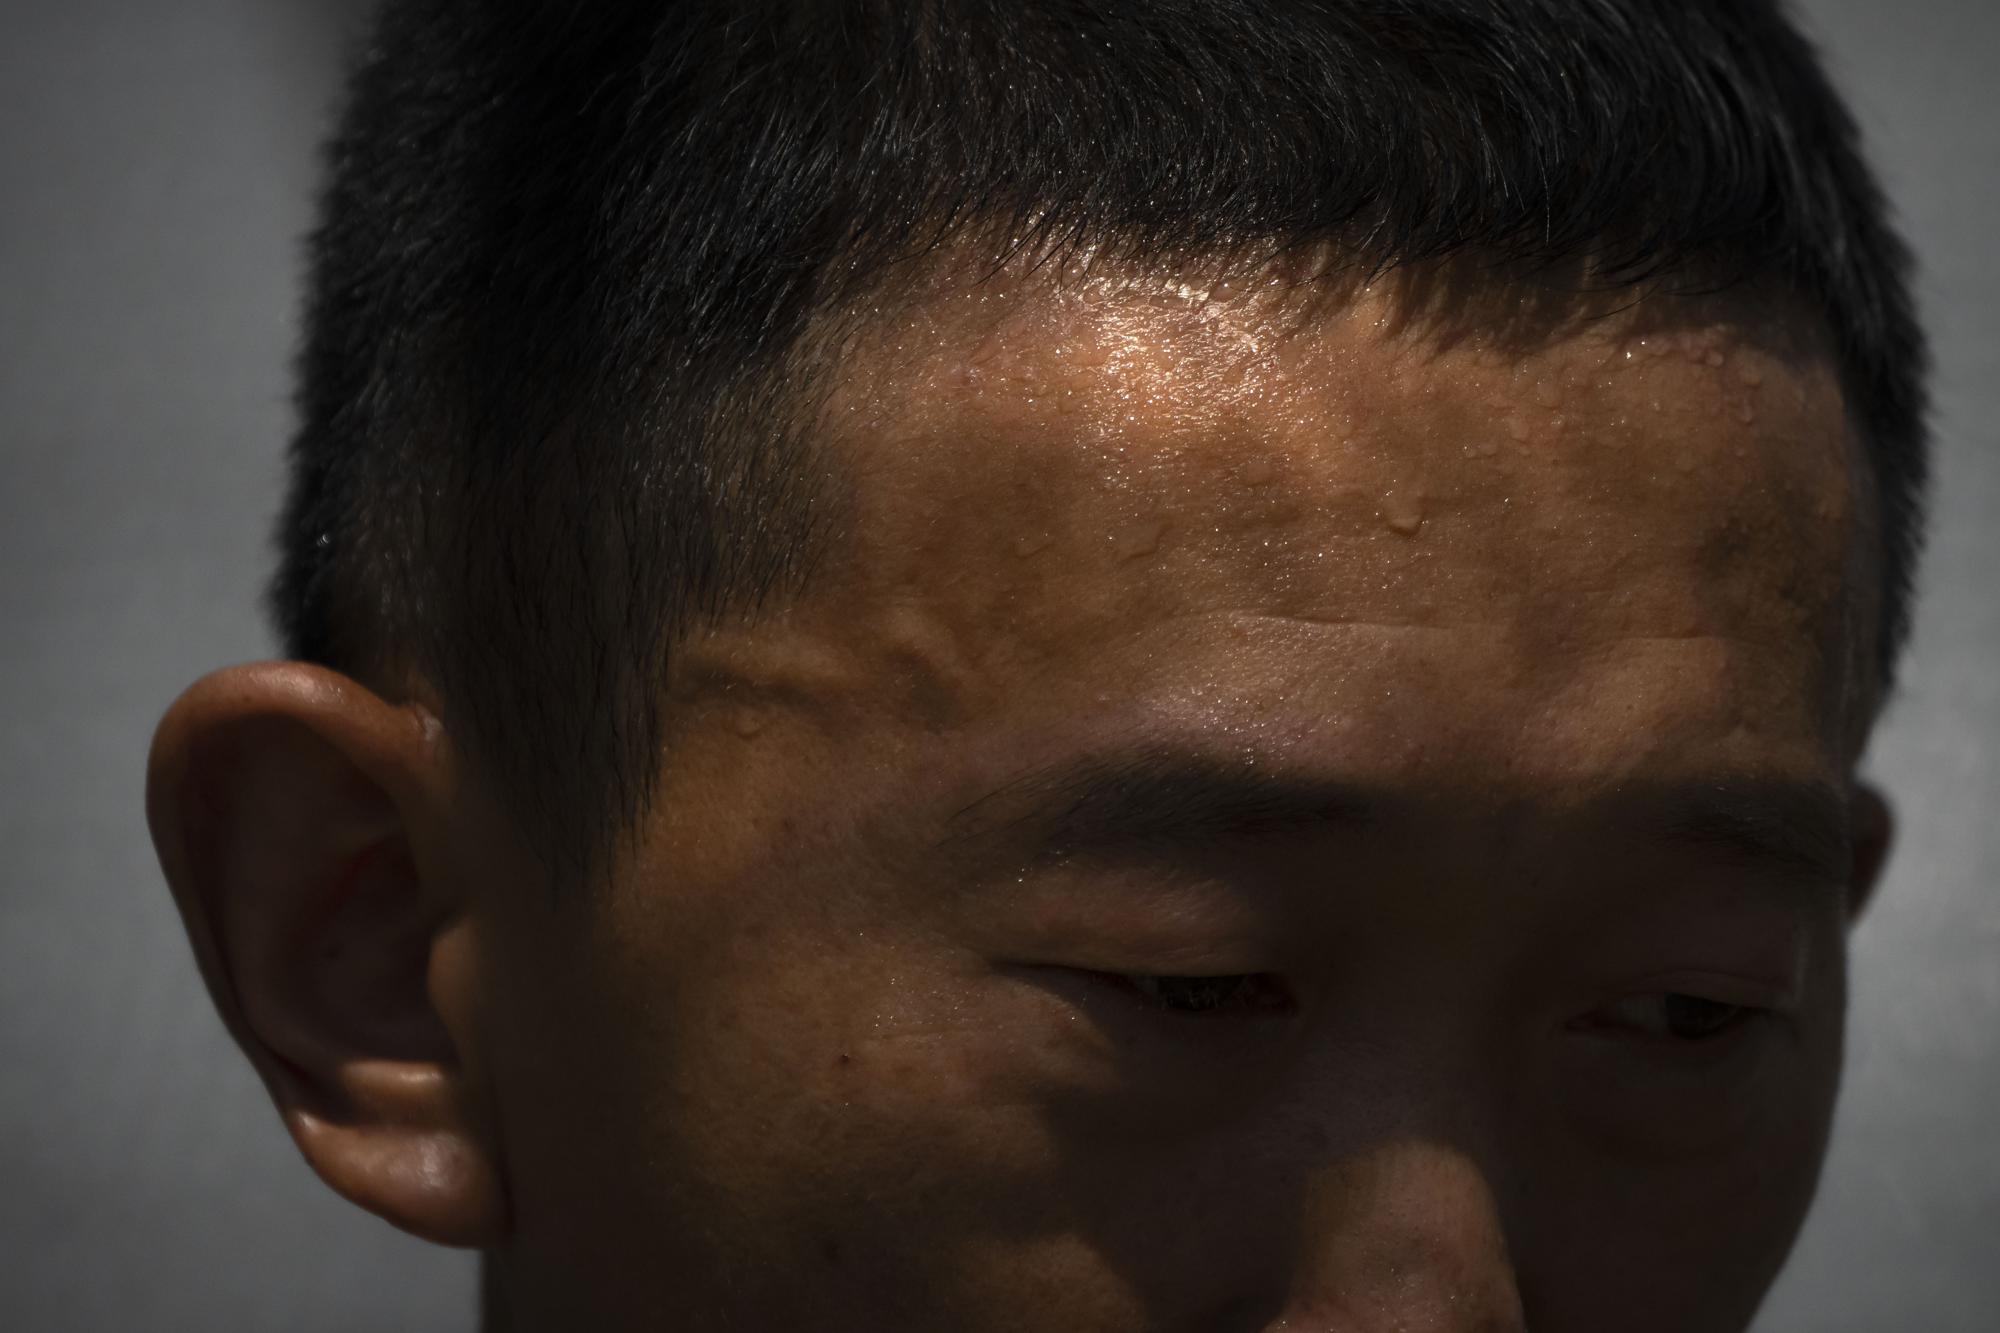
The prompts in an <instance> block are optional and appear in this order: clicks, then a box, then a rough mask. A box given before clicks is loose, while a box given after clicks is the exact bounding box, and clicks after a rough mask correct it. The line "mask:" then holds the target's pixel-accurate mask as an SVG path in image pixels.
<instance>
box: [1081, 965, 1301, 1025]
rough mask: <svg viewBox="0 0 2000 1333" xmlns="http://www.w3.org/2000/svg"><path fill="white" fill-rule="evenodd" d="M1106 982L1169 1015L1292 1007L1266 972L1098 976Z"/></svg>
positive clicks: (1287, 995) (1281, 986)
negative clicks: (1216, 974) (1190, 975)
mask: <svg viewBox="0 0 2000 1333" xmlns="http://www.w3.org/2000/svg"><path fill="white" fill-rule="evenodd" d="M1100 976H1101V977H1102V978H1103V980H1105V981H1106V982H1108V983H1110V984H1111V985H1113V986H1116V987H1118V988H1119V989H1121V990H1124V991H1126V992H1128V993H1130V994H1131V995H1133V996H1134V997H1135V998H1137V999H1138V1000H1140V1001H1141V1002H1143V1003H1145V1004H1146V1005H1148V1006H1149V1007H1151V1008H1155V1009H1160V1010H1163V1011H1165V1012H1167V1013H1170V1014H1184V1015H1190V1016H1197V1017H1198V1016H1202V1015H1209V1014H1231V1013H1240V1014H1269V1013H1281V1012H1284V1011H1286V1010H1288V1009H1290V1008H1291V1007H1292V995H1291V992H1290V990H1288V989H1287V988H1286V986H1285V983H1284V982H1283V980H1281V979H1280V978H1278V977H1275V976H1272V975H1271V974H1270V973H1268V972H1235V973H1229V974H1227V975H1223V976H1209V977H1185V976H1154V975H1147V974H1123V973H1113V972H1107V973H1101V974H1100Z"/></svg>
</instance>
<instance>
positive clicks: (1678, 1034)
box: [1580, 991, 1770, 1043]
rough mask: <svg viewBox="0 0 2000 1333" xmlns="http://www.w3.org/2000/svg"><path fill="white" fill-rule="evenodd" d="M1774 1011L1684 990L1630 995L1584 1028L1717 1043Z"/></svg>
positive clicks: (1594, 1014)
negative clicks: (1691, 993)
mask: <svg viewBox="0 0 2000 1333" xmlns="http://www.w3.org/2000/svg"><path fill="white" fill-rule="evenodd" d="M1769 1014H1770V1010H1768V1009H1760V1008H1757V1007H1755V1006H1752V1005H1744V1004H1731V1003H1729V1002H1728V1001H1726V1000H1716V999H1711V998H1709V997H1707V996H1703V995H1690V994H1687V993H1684V992H1680V991H1657V992H1653V993H1650V994H1643V995H1627V996H1623V997H1621V998H1619V999H1617V1000H1613V1001H1612V1002H1611V1003H1609V1004H1607V1005H1604V1006H1603V1007H1601V1008H1599V1009H1597V1010H1595V1011H1593V1012H1592V1013H1591V1014H1589V1015H1588V1016H1586V1017H1585V1018H1584V1019H1583V1020H1582V1021H1581V1024H1580V1025H1581V1026H1582V1027H1584V1028H1586V1029H1589V1030H1592V1031H1598V1032H1605V1033H1608V1034H1612V1035H1617V1034H1621V1033H1622V1034H1627V1035H1631V1036H1635V1037H1640V1038H1643V1039H1647V1040H1651V1041H1665V1042H1679V1043H1696V1042H1710V1041H1716V1040H1719V1039H1721V1038H1723V1037H1726V1036H1728V1035H1730V1034H1731V1033H1732V1032H1734V1031H1736V1030H1738V1029H1740V1028H1743V1027H1746V1026H1748V1025H1750V1024H1752V1023H1755V1022H1757V1021H1758V1020H1760V1019H1762V1018H1765V1017H1768V1016H1769Z"/></svg>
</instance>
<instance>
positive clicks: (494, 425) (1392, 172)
mask: <svg viewBox="0 0 2000 1333" xmlns="http://www.w3.org/2000/svg"><path fill="white" fill-rule="evenodd" d="M350 93H351V98H350V102H349V105H348V108H347V110H346V113H345V116H344V119H343V121H342V123H341V126H340V128H339V130H338V133H337V135H336V136H335V138H334V141H333V143H332V145H331V148H330V180H329V184H328V187H327V190H326V193H325V196H324V200H323V211H322V214H321V220H320V224H319V227H318V229H317V231H316V233H315V235H314V238H313V241H312V247H311V264H312V272H311V286H310V301H309V312H308V322H307V329H306V336H305V342H304V347H303V351H302V354H301V358H300V376H299V378H300V384H299V394H298V402H299V408H300V417H301V424H300V428H299V431H298V434H297V437H296V440H295V443H294V448H293V455H292V468H293V472H292V480H291V492H290V497H289V501H288V503H287V505H286V508H285V511H284V515H283V519H282V523H281V528H280V543H281V547H282V564H281V568H280V570H279V573H278V575H277V578H276V580H275V582H274V586H273V590H272V594H271V605H272V607H273V609H274V612H275V615H276V619H277V621H278V623H279V626H280V630H281V632H282V635H283V637H284V640H285V644H286V647H287V649H288V651H289V652H290V653H291V654H292V655H294V656H296V657H299V658H303V659H306V660H312V661H318V662H322V663H326V664H329V665H331V666H334V667H336V668H338V669H341V670H344V671H348V672H350V673H353V674H356V675H358V676H360V677H361V678H362V679H364V680H367V681H369V682H370V683H371V684H374V685H375V686H376V687H377V688H382V689H385V690H394V689H396V688H399V687H401V686H406V685H408V684H409V683H410V682H412V681H416V680H421V681H423V682H425V684H426V686H427V688H428V689H429V690H430V691H432V692H433V693H434V694H435V697H436V698H437V700H438V701H439V705H440V707H441V708H442V709H443V710H444V712H445V715H446V720H447V725H448V728H449V730H450V731H451V734H452V735H453V736H454V738H455V739H456V740H457V742H458V743H459V744H460V745H461V746H462V747H463V748H464V749H465V751H466V752H467V753H468V754H469V755H470V756H471V757H472V758H473V759H474V760H475V761H477V768H478V771H479V772H481V773H482V774H484V775H485V776H486V777H487V779H488V780H489V781H490V782H491V783H492V784H493V787H494V790H495V792H496V794H497V795H498V796H499V798H500V799H501V800H502V802H503V804H504V807H505V808H506V809H507V810H508V811H509V812H510V813H511V815H512V816H513V817H514V818H515V819H516V820H517V821H518V822H519V824H520V826H521V828H522V830H523V833H524V836H525V838H526V840H527V842H528V844H529V845H530V846H531V847H533V848H534V849H535V850H536V852H537V853H538V854H540V855H542V856H543V857H545V858H546V859H547V861H548V862H549V864H550V865H551V867H553V868H555V869H557V870H559V871H560V872H562V873H563V874H565V875H568V874H573V873H576V872H580V871H582V870H585V869H586V868H588V867H589V866H591V865H592V864H594V863H596V862H597V861H598V860H599V859H600V858H601V857H603V856H604V855H605V854H606V853H608V852H609V851H610V850H611V849H612V848H613V847H615V845H616V840H617V838H618V836H619V835H620V833H621V832H622V831H623V830H626V829H629V828H630V826H631V825H632V823H633V821H635V820H636V818H637V817H638V815H639V814H640V812H641V811H643V809H644V807H645V805H646V803H647V801H648V799H649V797H650V792H651V786H652V783H653V781H654V776H655V772H656V767H657V764H658V762H659V759H660V749H661V746H662V743H663V734H664V725H665V724H664V720H663V717H662V714H661V706H660V701H659V692H660V687H661V684H662V680H663V673H664V671H665V663H666V656H667V653H668V652H669V651H670V650H671V648H672V647H673V645H674V643H675V642H676V641H677V639H678V638H680V636H682V635H684V634H685V633H687V632H689V631H690V630H691V629H693V628H695V627H697V626H699V625H701V624H702V623H705V622H712V621H714V620H715V619H717V618H719V617H723V616H729V615H736V614H752V613H754V612H755V610H756V608H757V607H758V606H759V605H761V604H763V603H765V602H766V601H767V600H768V599H770V598H771V597H773V596H775V595H781V594H783V593H784V592H785V591H787V590H788V589H792V588H795V587H796V586H797V585H798V584H799V583H800V581H801V580H802V579H803V578H804V577H805V576H806V574H807V573H808V571H809V569H810V566H811V562H812V558H813V552H814V548H815V545H816V543H817V541H818V537H819V534H820V530H821V529H822V528H823V527H824V526H825V524H824V514H825V511H826V500H825V494H826V488H825V486H824V484H823V478H822V477H821V475H820V465H819V464H818V463H817V462H816V461H815V460H814V458H813V454H812V450H811V447H810V441H809V440H807V439H805V438H803V437H802V436H801V433H800V432H799V431H798V430H796V429H793V428H792V427H791V426H790V425H788V424H787V410H786V404H787V402H788V401H789V400H790V398H791V397H794V396H795V392H794V389H793V387H792V384H791V379H792V377H793V376H794V375H796V374H797V373H799V372H800V363H799V354H800V348H801V344H802V340H803V336H804V334H805V332H806V331H807V329H808V327H809V324H810V323H811V322H812V321H814V320H816V319H818V318H820V317H822V316H824V315H826V314H828V313H829V312H836V311H838V310H839V309H840V307H841V303H842V302H844V301H849V300H852V299H853V298H854V297H855V295H856V294H857V293H860V292H862V291H864V290H866V289H867V288H868V287H869V285H870V284H871V283H874V282H877V281H880V280H881V279H882V278H883V275H884V274H886V273H887V272H888V270H889V267H890V266H891V265H893V264H895V263H897V262H899V261H902V260H906V259H908V258H909V257H911V256H913V255H917V254H922V253H925V252H926V251H929V250H931V249H934V248H936V247H939V246H941V245H944V244H946V243H947V242H949V241H952V240H954V239H956V238H959V237H962V236H965V235H967V234H970V232H971V231H972V230H973V229H979V228H991V229H992V234H994V235H1007V234H1014V235H1032V237H1033V238H1034V239H1035V243H1036V244H1038V245H1041V246H1043V247H1045V248H1048V249H1051V250H1054V251H1061V250H1063V249H1065V248H1068V249H1071V250H1074V251H1080V250H1081V248H1082V247H1089V246H1101V245H1112V246H1115V247H1117V248H1118V250H1119V251H1120V252H1121V253H1124V254H1127V255H1130V256H1132V257H1135V258H1146V257H1153V258H1156V259H1157V258H1159V257H1161V256H1172V255H1177V254H1179V255H1202V254H1217V253H1231V252H1238V251H1241V250H1243V249H1244V248H1245V247H1258V246H1267V247H1269V248H1271V249H1272V250H1273V251H1274V252H1281V251H1283V250H1285V249H1287V248H1290V247H1298V246H1305V245H1320V246H1324V245H1328V244H1331V245H1334V246H1337V247H1339V248H1340V249H1341V250H1342V251H1343V252H1345V253H1349V254H1351V255H1353V256H1354V257H1355V258H1356V260H1357V262H1365V263H1367V264H1370V265H1373V266H1375V267H1377V268H1385V267H1395V266H1408V265H1414V264H1419V263H1424V262H1427V261H1434V260H1442V259H1446V258H1448V257H1453V256H1457V255H1461V254H1464V255H1479V256H1486V257H1490V258H1492V259H1494V260H1496V261H1503V262H1513V263H1525V264H1530V265H1534V264H1553V263H1555V262H1558V261H1567V260H1573V259H1576V258H1577V257H1579V256H1585V255H1588V256H1592V257H1594V259H1595V261H1597V262H1599V263H1600V264H1601V268H1602V271H1603V272H1605V273H1607V274H1609V275H1611V276H1612V277H1614V278H1616V279H1618V280H1619V281H1629V282H1633V283H1638V282H1642V281H1646V280H1649V279H1651V278H1653V277H1656V276H1659V275H1670V274H1674V273H1680V272H1688V273H1692V272H1697V271H1699V272H1703V273H1711V274H1712V273H1718V272H1722V273H1731V274H1736V275H1739V276H1742V277H1755V278H1757V279H1760V280H1766V281H1771V282H1775V283H1778V284H1780V285H1782V286H1783V287H1785V288H1788V289H1789V290H1790V291H1791V292H1792V293H1794V294H1795V295H1797V296H1799V297H1802V298H1803V299H1804V300H1805V301H1806V302H1808V303H1809V305H1810V307H1811V308H1812V309H1814V310H1817V311H1819V312H1823V314H1824V316H1825V319H1826V323H1827V326H1828V329H1829V330H1830V332H1831V335H1832V338H1833V341H1834V346H1835V347H1836V349H1837V353H1838V355H1839V358H1840V360H1841V363H1842V370H1843V373H1844V383H1845V388H1846V392H1847V396H1848V401H1849V404H1850V410H1851V411H1852V413H1853V415H1854V419H1855V420H1856V421H1857V423H1858V424H1859V427H1860V429H1861V431H1862V432H1863V434H1864V436H1865V439H1866V442H1867V445H1868V449H1869V452H1870V457H1871V458H1872V460H1873V470H1874V476H1875V483H1876V489H1877V491H1878V492H1879V496H1880V502H1881V513H1882V517H1883V521H1882V524H1881V531H1880V544H1881V550H1880V570H1881V574H1882V578H1883V588H1884V600H1885V604H1886V605H1885V613H1884V615H1883V617H1882V623H1881V626H1880V639H1879V644H1878V653H1877V664H1878V666H1879V668H1880V670H1881V672H1882V676H1883V680H1884V681H1885V683H1886V681H1887V680H1888V679H1889V676H1890V674H1891V668H1892V667H1893V664H1894V661H1895V658H1896V656H1897V653H1898V650H1899V647H1900V644H1901V642H1902V639H1903V637H1904V632H1905V627H1906V625H1907V623H1908V602H1909V592H1910V577H1911V570H1912V566H1913V564H1914V561H1915V555H1916V551H1917V548H1918V546H1919V544H1920V543H1919V530H1920V527H1921V510H1922V501H1923V492H1924V482H1925V475H1926V469H1927V465H1926V456H1927V444H1926V438H1925V428H1924V416H1925V410H1924V402H1925V390H1924V381H1925V368H1926V361H1925V354H1924V348H1923V342H1922V337H1921V334H1920V331H1919V329H1918V327H1917V324H1916V321H1915V319H1914V316H1913V313H1912V309H1911V301H1910V295H1909V290H1908V258H1907V255H1906V252H1905V250H1904V248H1903V246H1902V245H1901V243H1900V242H1899V241H1898V239H1897V237H1896V236H1895V234H1894V232H1893V230H1892V229H1891V227H1890V225H1889V223H1888V220H1887V218H1886V210H1885V206H1884V202H1883V199H1882V196H1881V194H1880V192H1879V190H1878V188H1877V186H1876V184H1875V182H1874V180H1873V178H1872V177H1871V175H1870V174H1869V171H1868V169H1867V167H1866V165H1865V164H1864V162H1863V160H1862V157H1861V155H1860V153H1859V150H1858V147H1857V133H1856V130H1855V127H1854V125H1853V123H1852V121H1851V119H1850V117H1849V115H1848V114H1847V112H1846V110H1845V109H1844V108H1843V106H1842V104H1841V102H1840V100H1839V98H1838V97H1837V96H1836V94H1835V93H1834V91H1833V89H1832V88H1831V87H1830V85H1829V83H1828V81H1827V79H1826V77H1825V75H1824V73H1823V72H1822V70H1821V67H1820V65H1819V62H1818V60H1817V59H1816V57H1815V54H1814V52H1813V51H1812V49H1811V48H1810V46H1809V44H1808V43H1807V42H1806V40H1805V39H1804V38H1803V37H1802V36H1801V34H1800V33H1799V32H1798V31H1797V30H1796V29H1795V28H1794V27H1793V26H1792V24H1791V23H1790V22H1789V21H1788V19H1787V17H1786V15H1785V14H1784V12H1783V11H1782V10H1781V8H1780V7H1779V5H1778V4H1777V3H1776V2H1775V0H1126V2H1121V0H592V2H591V3H587V4H578V3H574V0H389V3H387V4H386V5H385V6H384V7H383V8H382V10H381V11H380V13H379V16H378V18H377V21H376V24H375V26H374V28H373V30H372V35H371V37H370V38H369V40H368V41H367V42H366V43H365V45H364V47H363V48H362V50H361V52H360V55H359V58H358V60H357V61H356V64H355V67H354V72H353V75H352V80H351V85H350Z"/></svg>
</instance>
